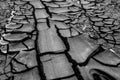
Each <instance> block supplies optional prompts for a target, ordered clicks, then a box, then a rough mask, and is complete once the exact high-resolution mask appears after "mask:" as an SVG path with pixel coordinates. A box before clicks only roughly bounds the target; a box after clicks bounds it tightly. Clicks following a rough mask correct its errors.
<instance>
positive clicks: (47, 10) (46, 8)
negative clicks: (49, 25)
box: [40, 0, 52, 18]
mask: <svg viewBox="0 0 120 80" xmlns="http://www.w3.org/2000/svg"><path fill="white" fill-rule="evenodd" d="M40 2H41V3H42V4H43V5H44V7H45V10H46V12H47V13H48V14H49V16H50V18H52V14H51V12H50V11H49V9H48V7H47V6H46V5H45V4H44V2H43V1H41V0H40Z"/></svg>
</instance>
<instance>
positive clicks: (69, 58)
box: [55, 25, 84, 80]
mask: <svg viewBox="0 0 120 80" xmlns="http://www.w3.org/2000/svg"><path fill="white" fill-rule="evenodd" d="M55 28H56V32H57V35H58V36H59V37H60V38H61V39H62V40H63V43H64V44H65V46H66V51H64V53H65V55H66V57H67V59H68V61H69V62H70V63H72V66H71V67H72V69H73V71H74V73H75V75H76V77H77V79H78V80H84V79H83V77H82V76H81V72H80V71H79V69H78V68H77V65H78V63H77V62H76V61H75V60H73V59H72V57H71V56H70V55H69V54H68V52H69V50H70V46H69V43H68V41H67V38H65V37H62V36H61V34H60V33H59V29H58V28H57V26H56V25H55Z"/></svg>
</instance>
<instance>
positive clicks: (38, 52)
mask: <svg viewBox="0 0 120 80" xmlns="http://www.w3.org/2000/svg"><path fill="white" fill-rule="evenodd" d="M32 6H33V5H32ZM34 12H35V8H34V6H33V18H34V20H35V30H36V36H37V37H36V40H35V45H34V46H35V50H36V60H37V64H38V72H39V75H40V78H41V80H47V79H46V76H45V73H44V69H43V64H42V62H41V60H40V56H39V54H40V51H39V48H38V43H37V42H38V41H37V40H38V35H39V31H38V29H37V20H36V17H35V13H34Z"/></svg>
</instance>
